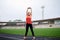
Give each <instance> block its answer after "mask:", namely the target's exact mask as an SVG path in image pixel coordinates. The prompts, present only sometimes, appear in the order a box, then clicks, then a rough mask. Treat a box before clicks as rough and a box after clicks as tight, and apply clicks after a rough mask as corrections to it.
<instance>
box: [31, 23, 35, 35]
mask: <svg viewBox="0 0 60 40" xmlns="http://www.w3.org/2000/svg"><path fill="white" fill-rule="evenodd" d="M30 29H31V32H32V35H33V36H35V35H34V31H33V26H32V24H30Z"/></svg>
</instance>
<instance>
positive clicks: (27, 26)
mask: <svg viewBox="0 0 60 40" xmlns="http://www.w3.org/2000/svg"><path fill="white" fill-rule="evenodd" d="M28 29H29V25H28V24H26V32H25V36H27V33H28Z"/></svg>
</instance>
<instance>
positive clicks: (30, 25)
mask: <svg viewBox="0 0 60 40" xmlns="http://www.w3.org/2000/svg"><path fill="white" fill-rule="evenodd" d="M29 27H30V30H31V32H32V36H34V32H33V27H32V24H26V33H25V36H27V33H28V29H29Z"/></svg>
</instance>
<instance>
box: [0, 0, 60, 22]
mask: <svg viewBox="0 0 60 40" xmlns="http://www.w3.org/2000/svg"><path fill="white" fill-rule="evenodd" d="M42 6H44V19H50V18H57V17H60V0H0V21H9V20H15V19H21V20H23V21H26V20H25V18H26V10H27V8H28V7H31V8H32V20H42V8H41V7H42Z"/></svg>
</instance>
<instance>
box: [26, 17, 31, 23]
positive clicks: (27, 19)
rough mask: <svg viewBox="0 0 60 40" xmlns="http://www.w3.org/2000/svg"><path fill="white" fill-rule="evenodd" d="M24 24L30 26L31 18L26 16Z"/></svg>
mask: <svg viewBox="0 0 60 40" xmlns="http://www.w3.org/2000/svg"><path fill="white" fill-rule="evenodd" d="M26 23H28V24H32V21H31V16H26Z"/></svg>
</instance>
